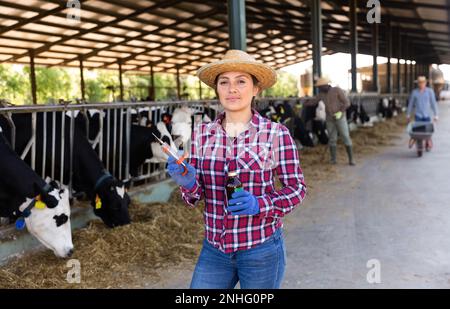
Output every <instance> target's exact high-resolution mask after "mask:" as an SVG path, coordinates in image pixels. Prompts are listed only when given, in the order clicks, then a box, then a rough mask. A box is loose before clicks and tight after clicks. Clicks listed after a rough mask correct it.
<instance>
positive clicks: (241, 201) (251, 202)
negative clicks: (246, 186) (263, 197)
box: [228, 190, 259, 216]
mask: <svg viewBox="0 0 450 309" xmlns="http://www.w3.org/2000/svg"><path fill="white" fill-rule="evenodd" d="M228 211H230V212H231V214H232V215H233V216H239V215H250V216H252V215H257V214H259V205H258V200H257V199H256V196H254V195H253V194H251V193H250V192H248V191H245V190H242V191H237V192H234V193H233V194H232V195H231V200H229V201H228Z"/></svg>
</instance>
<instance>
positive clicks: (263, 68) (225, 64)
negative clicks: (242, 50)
mask: <svg viewBox="0 0 450 309" xmlns="http://www.w3.org/2000/svg"><path fill="white" fill-rule="evenodd" d="M225 72H245V73H248V74H251V75H253V76H255V77H256V79H257V80H258V82H259V84H258V86H259V87H260V88H261V91H262V90H264V89H267V88H270V87H272V86H273V85H274V84H275V83H276V81H277V73H276V72H275V70H274V69H272V68H271V67H270V66H268V65H266V64H263V63H259V62H256V61H242V60H220V61H217V62H213V63H210V64H207V65H205V66H203V67H201V68H200V69H199V70H198V72H197V76H198V78H199V79H200V80H201V81H202V82H204V83H205V84H207V85H208V86H210V87H211V88H215V84H214V82H215V80H216V77H217V76H218V75H219V74H222V73H225Z"/></svg>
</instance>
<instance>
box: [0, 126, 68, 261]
mask: <svg viewBox="0 0 450 309" xmlns="http://www.w3.org/2000/svg"><path fill="white" fill-rule="evenodd" d="M0 158H1V160H0V217H8V218H10V219H13V220H16V228H18V229H22V228H24V226H26V227H27V229H28V231H29V232H30V233H31V234H32V235H33V236H34V237H35V238H37V239H38V240H39V241H40V242H41V243H42V244H43V245H44V246H45V247H47V248H48V249H50V250H52V251H53V252H54V253H55V255H56V256H58V257H62V258H67V257H70V256H71V255H72V253H73V243H72V230H71V226H70V203H69V191H68V190H67V188H60V187H59V186H58V184H57V183H56V182H53V181H52V182H50V181H47V182H46V181H44V180H43V179H42V178H40V177H39V176H38V175H37V174H36V173H35V172H34V171H33V170H32V169H31V168H30V167H29V166H28V165H27V164H26V163H25V162H24V161H22V160H21V159H20V157H19V156H18V155H17V154H16V153H15V152H14V151H13V150H12V148H11V147H10V145H9V143H8V142H7V140H6V139H5V137H4V136H3V133H1V128H0Z"/></svg>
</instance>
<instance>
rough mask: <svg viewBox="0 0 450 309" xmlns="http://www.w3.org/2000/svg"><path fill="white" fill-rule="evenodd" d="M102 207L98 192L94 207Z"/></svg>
mask: <svg viewBox="0 0 450 309" xmlns="http://www.w3.org/2000/svg"><path fill="white" fill-rule="evenodd" d="M100 208H102V200H101V199H100V197H99V196H98V194H97V195H96V196H95V209H100Z"/></svg>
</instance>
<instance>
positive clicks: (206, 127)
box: [168, 50, 306, 289]
mask: <svg viewBox="0 0 450 309" xmlns="http://www.w3.org/2000/svg"><path fill="white" fill-rule="evenodd" d="M197 74H198V77H199V78H200V80H202V81H203V82H204V83H205V84H207V85H208V86H210V87H212V88H214V90H215V91H216V94H217V96H218V99H219V101H220V104H221V105H222V107H223V109H224V111H223V112H221V113H220V114H219V115H218V116H217V118H216V119H215V120H214V121H213V122H210V123H202V124H200V125H199V126H198V127H196V128H195V130H194V132H193V134H192V147H191V157H190V162H189V163H190V164H187V166H188V172H187V174H185V175H184V176H183V168H182V167H181V166H180V165H178V164H177V163H176V162H175V159H174V158H173V157H169V160H168V172H169V174H170V175H171V177H172V178H173V179H174V180H175V182H177V183H178V185H180V187H181V192H182V197H183V199H184V201H185V202H186V203H187V205H188V206H189V207H195V206H196V205H197V204H198V202H199V200H200V199H201V198H202V197H204V199H205V209H204V222H205V240H204V242H203V248H202V251H201V253H200V257H199V259H198V262H197V265H196V268H195V271H194V274H193V277H192V282H191V288H221V289H223V288H234V287H235V285H236V284H237V282H240V286H241V288H279V287H280V285H281V281H282V278H283V275H284V268H285V263H286V258H285V254H286V253H285V248H284V240H283V233H282V230H281V228H282V221H281V219H282V217H283V216H285V215H286V214H288V213H289V212H291V211H292V210H293V209H294V208H295V207H296V206H297V205H298V204H300V203H301V202H302V200H303V199H304V197H305V194H306V186H305V183H304V179H303V173H302V170H301V168H300V162H299V158H298V152H297V149H296V145H295V142H294V141H293V139H292V137H291V136H290V134H289V131H288V129H287V128H286V127H285V126H283V125H281V124H279V123H274V122H271V121H270V120H268V119H266V118H263V117H262V116H261V115H260V114H259V113H258V112H257V111H256V110H255V109H254V108H253V101H254V99H255V97H256V95H257V94H258V93H259V92H261V91H262V90H264V89H267V88H269V87H271V86H272V85H274V84H275V82H276V72H275V71H274V70H273V69H272V68H271V67H269V66H267V65H265V64H262V63H260V62H257V61H255V60H254V58H253V57H251V56H250V55H248V54H247V53H245V52H243V51H239V50H229V51H227V52H226V54H225V55H224V57H223V58H222V60H220V61H217V62H213V63H211V64H208V65H205V66H203V67H202V68H200V70H199V71H198V73H197ZM231 171H234V172H236V173H237V175H238V177H239V180H240V181H241V183H242V185H243V190H240V191H238V190H236V191H235V192H234V193H233V194H232V196H231V197H230V199H229V200H228V199H227V195H226V189H225V187H226V182H227V179H228V176H229V173H228V172H231ZM274 173H277V174H278V177H279V180H280V182H281V184H282V188H281V189H278V190H277V189H276V188H275V179H274ZM230 174H231V173H230Z"/></svg>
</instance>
